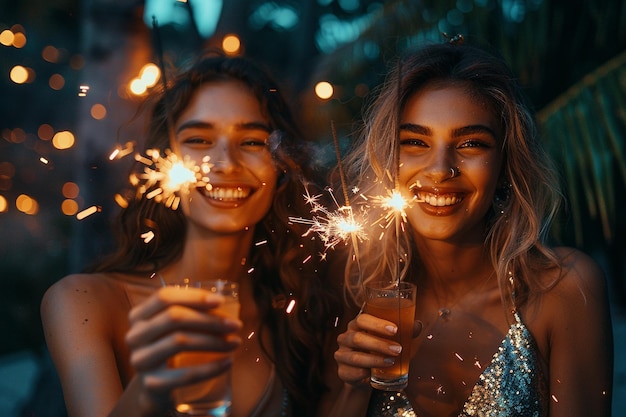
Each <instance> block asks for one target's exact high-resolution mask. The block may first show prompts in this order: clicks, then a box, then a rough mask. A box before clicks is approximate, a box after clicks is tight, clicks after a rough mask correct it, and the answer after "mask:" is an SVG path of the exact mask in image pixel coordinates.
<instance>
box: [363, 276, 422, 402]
mask: <svg viewBox="0 0 626 417" xmlns="http://www.w3.org/2000/svg"><path fill="white" fill-rule="evenodd" d="M416 291H417V289H416V287H415V285H414V284H411V283H408V282H390V281H376V282H372V283H369V284H367V285H366V286H365V295H366V300H365V312H366V313H367V314H371V315H372V316H375V317H378V318H381V319H384V320H387V321H390V322H392V323H395V324H396V325H397V326H398V332H397V333H396V334H395V336H394V337H393V340H395V341H396V342H398V343H399V344H400V345H401V346H402V352H400V355H399V356H398V357H397V358H396V362H395V363H394V365H393V366H390V367H387V368H372V375H371V378H370V384H371V385H372V387H374V388H376V389H379V390H384V391H394V390H399V389H403V388H406V386H407V384H408V382H409V362H410V360H411V340H412V338H413V322H414V320H415V295H416Z"/></svg>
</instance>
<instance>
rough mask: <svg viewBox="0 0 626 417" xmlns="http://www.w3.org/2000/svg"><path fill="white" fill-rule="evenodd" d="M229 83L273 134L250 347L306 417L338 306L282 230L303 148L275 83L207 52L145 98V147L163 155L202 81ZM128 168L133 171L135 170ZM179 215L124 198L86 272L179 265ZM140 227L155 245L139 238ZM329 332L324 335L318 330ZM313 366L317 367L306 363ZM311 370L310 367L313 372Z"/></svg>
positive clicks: (256, 255) (310, 250) (298, 186)
mask: <svg viewBox="0 0 626 417" xmlns="http://www.w3.org/2000/svg"><path fill="white" fill-rule="evenodd" d="M232 80H235V81H237V82H240V83H242V84H243V85H245V86H246V87H247V88H248V89H249V90H250V92H252V94H253V95H254V96H255V97H256V99H257V100H258V102H259V104H260V107H261V109H262V111H263V112H264V115H265V116H266V117H267V118H268V120H269V121H270V127H271V129H272V130H273V133H272V135H271V140H270V145H269V146H270V151H271V152H272V156H273V159H274V163H275V164H276V166H277V169H278V171H279V179H278V185H277V190H276V193H275V195H274V200H273V203H272V207H271V209H270V210H269V212H268V213H267V214H266V215H265V217H264V218H263V219H262V220H261V222H260V223H259V224H258V225H257V226H256V227H255V230H254V238H253V239H254V241H255V242H259V241H265V242H267V243H266V244H264V245H253V247H252V248H251V255H250V260H249V261H250V263H251V264H252V265H253V266H254V268H255V269H254V275H253V277H252V281H253V283H254V296H255V301H256V303H257V305H258V308H259V311H260V314H261V323H262V324H261V328H260V329H259V340H263V337H262V333H263V332H269V335H270V338H271V340H272V348H271V349H269V348H268V347H267V346H263V348H264V350H265V352H266V353H267V354H268V355H269V357H270V358H271V359H272V360H273V361H274V363H275V365H276V369H277V372H278V374H279V376H280V378H281V381H282V382H283V385H284V387H285V388H286V389H287V391H288V393H289V396H290V407H291V409H292V412H293V414H294V415H302V416H307V415H313V414H314V410H315V406H316V404H317V403H318V401H319V398H320V396H321V394H322V393H323V392H324V390H325V389H326V386H325V384H324V382H323V375H322V370H323V364H324V362H325V360H326V359H327V358H326V357H325V356H326V355H324V348H325V347H326V346H328V343H329V340H328V339H329V338H328V335H329V334H330V332H331V331H332V329H333V328H334V317H336V316H337V315H338V314H340V312H339V311H335V310H337V309H340V308H341V300H340V298H339V297H337V296H335V290H334V287H338V286H339V285H331V284H329V283H326V282H324V280H325V279H326V276H327V274H324V273H323V270H321V268H323V267H324V265H323V264H321V263H320V264H316V263H315V261H311V262H307V263H306V266H305V264H303V262H302V261H303V259H304V258H305V256H307V255H308V254H317V253H318V252H319V249H318V248H317V247H314V245H316V242H315V241H311V240H304V239H301V234H302V230H297V229H296V227H297V225H294V224H290V222H289V220H288V219H289V217H290V216H297V217H300V216H304V215H306V213H309V209H308V208H307V207H305V202H304V199H303V198H300V196H302V195H303V194H304V192H303V186H304V183H305V182H306V181H307V180H308V178H309V174H310V171H309V169H308V168H307V167H309V166H310V165H309V161H308V157H309V155H310V152H308V150H307V146H306V141H304V140H303V136H302V135H301V134H300V130H299V128H298V126H297V124H296V123H295V121H294V118H293V117H292V114H291V111H290V109H289V107H288V105H287V103H286V101H285V99H284V97H283V95H282V93H281V89H280V88H279V87H278V85H277V84H276V83H275V82H274V81H273V80H272V79H271V78H270V77H269V76H268V73H267V72H266V71H265V70H263V69H262V68H261V67H260V66H258V65H257V64H255V63H253V62H252V61H250V60H247V59H245V58H242V57H226V56H222V55H220V54H218V53H216V52H211V53H208V54H206V55H204V56H202V57H201V58H199V59H198V60H197V61H196V62H195V63H194V64H193V65H192V66H191V67H190V68H189V69H187V70H186V71H184V72H181V73H179V74H178V75H177V76H176V77H174V78H173V79H172V80H171V81H170V82H169V83H168V85H167V88H166V89H165V90H164V91H160V92H157V93H155V95H154V97H151V98H150V99H148V101H147V104H148V106H149V107H150V108H151V112H150V115H149V120H148V124H147V135H146V140H145V144H144V148H145V149H146V150H147V149H159V150H160V151H161V152H164V151H165V150H166V149H167V148H168V147H169V146H170V138H169V129H170V128H171V124H172V123H175V121H176V120H177V119H178V117H179V116H180V114H181V113H182V112H183V111H184V110H185V108H186V107H187V105H188V104H189V101H190V100H191V98H192V96H193V94H194V92H195V91H196V90H197V89H198V87H200V86H201V85H203V84H205V83H209V82H226V81H232ZM143 167H144V166H143V165H142V164H136V166H134V167H133V168H132V170H131V172H133V173H137V172H140V171H141V170H142V169H143ZM186 222H187V220H186V217H185V216H184V214H183V212H182V210H173V209H171V208H169V207H166V206H165V205H164V204H162V203H159V202H155V201H154V199H149V198H146V197H145V193H142V194H139V195H137V198H133V199H131V200H130V202H129V204H128V206H127V207H126V208H124V209H122V210H121V211H120V213H119V215H118V217H117V220H116V221H115V223H114V225H113V226H114V227H115V231H116V236H117V241H118V244H117V248H116V250H115V252H114V253H112V254H111V255H110V256H108V257H106V258H104V259H103V260H101V261H100V262H98V263H97V264H95V265H94V266H92V267H90V268H88V269H87V271H86V272H123V273H131V274H145V275H146V276H148V274H146V273H147V272H150V271H157V270H159V269H160V268H162V267H164V266H166V265H168V264H170V263H171V262H173V261H175V260H177V259H179V257H180V256H181V254H182V250H183V245H184V241H185V226H186ZM146 227H149V228H150V229H151V230H154V231H155V233H154V238H153V239H152V240H151V241H150V242H148V243H144V242H143V240H141V239H140V235H141V233H142V232H143V231H145V230H146ZM290 299H294V300H295V301H296V308H295V309H294V310H293V311H292V312H291V314H287V313H286V312H285V306H286V305H285V300H287V301H289V300H290ZM327 330H328V332H327ZM312 364H316V365H315V366H312ZM318 364H319V366H317V365H318Z"/></svg>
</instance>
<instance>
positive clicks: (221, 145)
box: [41, 54, 341, 417]
mask: <svg viewBox="0 0 626 417" xmlns="http://www.w3.org/2000/svg"><path fill="white" fill-rule="evenodd" d="M145 149H146V151H147V150H149V149H157V150H158V151H159V153H160V155H162V156H165V155H166V152H170V151H171V152H173V153H174V154H175V155H176V156H177V157H178V159H179V160H185V158H188V159H189V160H193V161H195V162H196V164H197V166H201V165H202V163H204V162H202V161H206V157H207V156H208V157H210V159H209V160H208V164H210V172H209V173H208V176H209V182H210V184H211V186H210V187H195V188H194V187H191V188H190V190H189V192H188V193H179V195H178V197H179V198H180V206H179V207H178V209H173V207H168V204H164V202H157V201H155V198H148V197H147V196H153V194H151V193H150V191H152V190H153V189H155V188H156V187H158V186H161V185H163V184H152V188H148V189H141V190H140V192H139V193H138V196H137V198H132V199H130V201H129V204H128V207H126V208H124V209H122V210H121V213H120V215H119V219H118V221H117V222H116V227H117V229H118V238H119V239H118V240H119V245H118V246H117V250H116V251H115V252H114V253H113V254H112V255H110V256H109V257H107V258H105V259H104V260H102V261H101V262H99V263H98V264H96V265H95V266H94V267H92V268H90V269H89V270H88V271H86V272H85V273H81V274H74V275H70V276H67V277H65V278H63V279H62V280H60V281H59V282H57V283H55V284H54V285H53V286H52V287H51V288H50V289H49V290H48V291H47V293H46V294H45V296H44V299H43V301H42V309H41V315H42V320H43V325H44V330H45V336H46V342H47V345H48V347H49V350H50V352H51V355H52V358H53V360H54V363H55V365H56V367H57V370H58V372H59V375H60V379H61V382H62V386H63V391H64V397H65V401H66V404H67V409H68V412H69V415H70V417H83V416H90V417H98V416H102V417H104V416H133V417H138V416H166V415H171V414H172V410H173V404H172V399H171V392H172V390H173V389H175V388H178V387H181V386H186V385H189V384H192V383H195V382H198V381H200V380H203V379H207V378H209V377H212V376H214V375H217V374H219V373H221V372H223V371H224V370H225V369H228V368H229V367H230V368H231V369H232V380H233V394H232V398H233V400H232V416H233V417H238V416H279V415H280V416H283V415H284V416H290V415H293V416H314V415H316V412H317V410H318V409H320V410H323V409H324V406H323V404H324V401H323V399H322V396H323V394H324V392H325V390H326V384H325V382H324V377H325V376H324V370H325V364H326V363H327V362H328V358H329V357H330V355H329V354H324V352H329V350H328V346H329V341H330V342H331V343H334V338H335V336H336V335H335V336H333V337H331V338H329V335H331V334H332V332H333V329H334V321H335V317H336V316H337V315H338V314H340V311H335V310H336V309H339V307H338V306H340V305H341V303H340V300H339V301H335V300H337V297H335V296H334V290H333V286H332V285H330V284H329V283H326V282H324V275H323V274H321V271H319V270H316V268H318V269H319V268H320V265H315V262H313V261H310V262H307V263H303V260H304V259H305V258H306V257H307V256H309V255H310V254H317V253H318V249H316V248H314V247H311V245H313V244H315V242H311V241H310V240H307V241H303V240H301V233H302V231H301V230H295V226H294V225H291V224H289V221H288V219H289V217H290V216H302V215H305V213H306V212H307V211H308V210H307V208H306V207H304V200H303V199H302V198H301V196H302V195H303V194H304V191H303V181H306V179H307V178H308V174H309V173H308V172H307V168H306V167H307V166H309V165H308V160H307V157H308V155H309V154H308V152H307V151H306V146H305V145H304V141H303V139H302V136H301V135H300V134H299V131H298V129H297V126H296V123H294V120H293V118H292V116H291V113H290V111H289V109H288V107H287V104H286V102H285V100H284V99H283V97H282V94H281V92H280V90H279V88H278V86H277V85H276V84H275V83H274V82H273V81H272V80H271V79H270V78H269V77H268V75H267V74H266V73H265V72H264V71H262V70H261V69H260V68H259V67H258V66H256V65H255V64H253V63H252V62H250V61H248V60H246V59H244V58H229V57H223V56H217V55H214V54H213V55H207V56H204V57H202V59H199V60H198V61H197V62H196V63H195V64H194V65H193V66H192V67H191V68H190V69H188V70H187V71H185V72H182V73H181V74H179V75H178V76H176V77H175V78H174V79H173V80H171V82H170V85H168V86H167V89H166V91H164V92H161V93H160V94H158V95H157V97H156V102H155V103H154V105H153V106H152V111H151V115H150V118H149V126H148V133H147V140H146V143H145ZM144 169H145V165H142V164H137V166H136V167H135V170H134V178H141V175H142V174H141V173H142V171H143V170H144ZM150 185H151V184H148V186H150ZM146 232H151V236H153V238H152V239H151V240H150V239H144V238H142V236H144V237H145V235H144V234H145V233H146ZM185 277H190V278H193V279H201V278H203V279H211V278H227V279H229V280H233V281H237V282H238V283H239V293H240V295H239V297H240V305H241V312H240V318H241V320H230V321H228V320H226V321H225V320H223V319H222V318H220V317H218V316H216V315H214V314H212V309H214V308H216V307H217V306H218V305H219V302H220V299H219V298H216V297H215V296H210V295H207V293H206V292H204V291H200V290H198V291H174V290H172V288H171V287H167V286H165V285H166V284H168V283H171V282H174V281H178V280H180V279H182V278H185ZM291 301H295V304H294V306H293V310H292V309H291V308H287V307H288V306H289V307H291V306H290V302H291ZM185 350H201V351H222V352H223V351H234V359H233V360H232V363H231V362H230V361H229V360H220V361H215V362H210V363H208V364H205V365H200V366H196V367H194V368H190V369H187V370H186V371H181V370H179V369H170V368H168V367H167V363H168V359H170V358H171V357H172V356H173V355H175V354H176V353H178V352H181V351H185ZM330 352H332V350H331V351H330ZM333 366H334V364H333ZM320 413H322V414H323V411H320Z"/></svg>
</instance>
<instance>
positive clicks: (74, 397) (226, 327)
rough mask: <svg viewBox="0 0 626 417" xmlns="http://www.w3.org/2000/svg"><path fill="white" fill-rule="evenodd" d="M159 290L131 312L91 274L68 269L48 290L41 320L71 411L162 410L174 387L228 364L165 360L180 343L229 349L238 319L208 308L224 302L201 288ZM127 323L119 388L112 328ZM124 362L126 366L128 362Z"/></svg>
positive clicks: (136, 414)
mask: <svg viewBox="0 0 626 417" xmlns="http://www.w3.org/2000/svg"><path fill="white" fill-rule="evenodd" d="M161 293H163V294H161ZM161 293H157V294H155V295H153V296H152V297H150V298H149V299H147V300H146V302H144V303H142V304H140V305H139V306H138V307H136V308H135V309H134V310H132V311H131V313H130V319H129V318H128V315H127V309H128V307H127V306H126V307H125V308H124V307H122V306H120V301H121V300H120V297H119V293H116V292H115V291H111V290H110V289H107V287H106V286H103V285H100V284H98V283H97V281H95V280H94V279H93V277H90V276H84V275H83V276H71V277H69V278H66V279H64V280H62V281H60V282H59V283H57V284H55V285H54V286H53V287H51V289H50V290H48V292H47V293H46V295H45V296H44V299H43V301H42V307H41V314H42V322H43V325H44V330H45V335H46V343H47V344H48V348H49V350H50V353H51V356H52V359H53V361H54V363H55V366H56V368H57V371H58V373H59V377H60V379H61V384H62V387H63V394H64V398H65V402H66V406H67V410H68V415H69V416H70V417H87V416H89V417H105V416H108V417H117V416H120V417H121V416H133V417H140V416H142V417H147V416H153V417H159V416H167V415H169V414H170V410H171V409H172V404H171V401H170V392H171V390H172V389H174V388H176V387H179V386H183V385H186V384H190V383H193V382H197V381H199V380H201V379H206V378H208V377H211V376H214V375H216V374H218V373H220V372H222V371H223V370H224V369H225V368H227V367H228V366H230V363H226V361H221V362H214V363H210V364H206V365H202V366H197V367H194V368H188V369H186V370H176V369H169V368H168V367H167V360H168V358H169V357H170V356H172V355H173V354H175V353H177V352H180V351H182V350H187V349H193V348H197V349H200V350H221V351H225V350H231V349H234V348H235V347H236V346H238V344H239V341H238V340H237V339H232V338H230V337H229V336H224V335H228V334H230V332H232V331H235V330H237V329H238V328H239V326H240V323H228V322H225V321H224V319H222V318H216V317H215V316H212V315H210V314H208V313H207V312H208V311H209V310H210V309H211V308H214V307H216V306H217V305H218V304H219V303H220V302H221V299H220V298H219V297H216V296H213V297H207V296H206V293H205V292H203V291H197V292H196V291H185V292H184V294H182V292H177V293H174V294H173V293H172V291H168V290H167V289H163V290H161ZM181 294H182V296H181ZM129 325H130V327H129ZM127 329H128V333H127V337H126V339H127V341H128V345H129V347H130V357H131V359H130V361H131V364H132V365H133V367H134V368H135V371H136V374H135V376H134V377H133V378H132V380H131V381H130V383H129V384H128V385H127V386H126V387H124V386H123V382H122V379H121V377H120V374H121V372H122V370H121V369H120V366H123V364H121V363H120V361H126V360H127V357H126V356H125V355H124V353H125V352H121V351H120V347H119V346H116V343H115V341H114V337H113V333H117V332H120V333H121V334H122V337H123V335H124V334H125V333H126V330H127ZM199 329H201V330H199ZM125 366H126V368H128V369H130V366H129V364H128V363H126V364H125Z"/></svg>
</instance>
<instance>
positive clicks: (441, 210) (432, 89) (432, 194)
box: [399, 84, 502, 243]
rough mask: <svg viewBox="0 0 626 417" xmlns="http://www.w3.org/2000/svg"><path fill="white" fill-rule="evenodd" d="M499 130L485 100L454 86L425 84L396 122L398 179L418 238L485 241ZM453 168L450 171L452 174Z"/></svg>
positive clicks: (499, 159)
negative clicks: (398, 130) (398, 139)
mask: <svg viewBox="0 0 626 417" xmlns="http://www.w3.org/2000/svg"><path fill="white" fill-rule="evenodd" d="M501 136H502V133H501V128H500V126H499V123H498V119H497V118H496V117H495V116H494V114H493V113H492V111H490V108H489V107H488V105H487V104H485V103H484V102H483V101H482V100H481V99H479V98H478V97H477V96H476V95H475V94H471V93H470V92H469V90H468V89H467V88H465V87H464V86H462V85H458V84H429V85H427V86H425V87H424V88H422V89H420V90H419V91H418V92H417V93H415V94H414V95H413V96H411V97H410V98H409V100H408V101H407V103H406V106H405V108H404V111H403V112H402V118H401V123H400V170H399V181H400V186H401V189H402V192H403V193H404V195H405V197H408V198H409V199H413V200H412V203H411V205H412V207H411V208H410V209H408V210H407V215H408V218H409V221H410V223H411V226H412V227H413V229H414V230H415V231H416V236H417V237H418V238H424V239H432V240H445V241H452V242H457V243H458V242H461V241H467V240H471V241H480V242H482V241H483V240H484V231H485V219H486V215H487V212H488V210H489V208H490V206H491V204H492V201H493V198H494V193H495V190H496V187H497V185H498V180H499V177H500V171H501V167H502V151H501V148H502V138H501ZM453 170H454V172H453Z"/></svg>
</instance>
